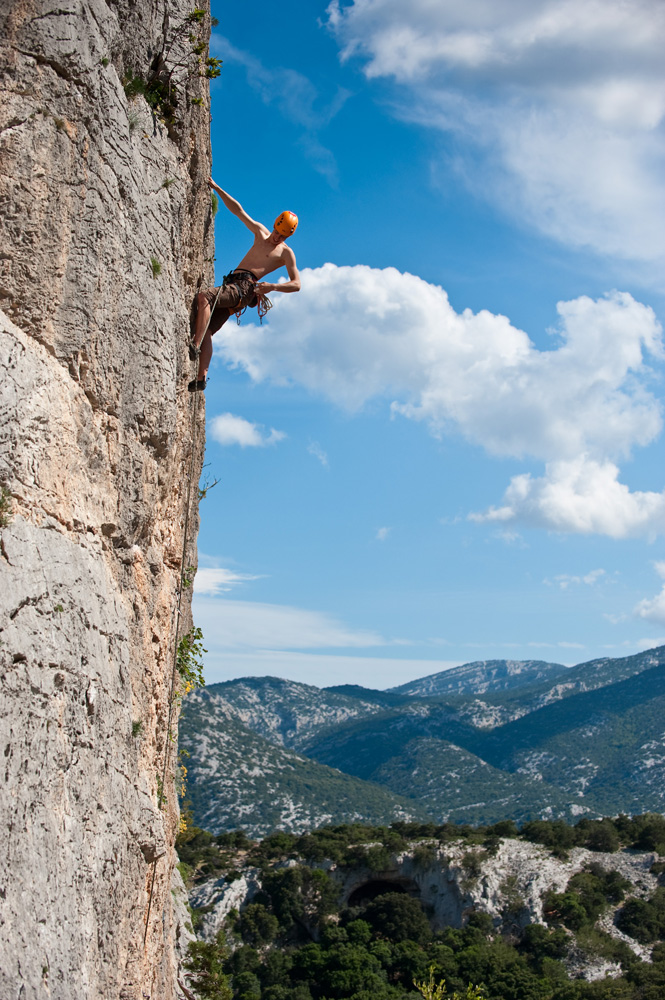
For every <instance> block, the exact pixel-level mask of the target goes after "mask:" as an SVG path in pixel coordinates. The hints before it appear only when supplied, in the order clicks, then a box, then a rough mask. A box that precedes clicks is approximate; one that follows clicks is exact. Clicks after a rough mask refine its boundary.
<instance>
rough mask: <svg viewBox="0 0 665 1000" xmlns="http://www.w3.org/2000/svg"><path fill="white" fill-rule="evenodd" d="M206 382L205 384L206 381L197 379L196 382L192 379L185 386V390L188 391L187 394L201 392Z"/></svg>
mask: <svg viewBox="0 0 665 1000" xmlns="http://www.w3.org/2000/svg"><path fill="white" fill-rule="evenodd" d="M206 382H207V379H204V378H201V379H198V380H197V379H192V381H191V382H190V383H189V385H188V386H187V389H188V390H189V392H201V390H202V389H205V387H206Z"/></svg>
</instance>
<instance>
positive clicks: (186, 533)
mask: <svg viewBox="0 0 665 1000" xmlns="http://www.w3.org/2000/svg"><path fill="white" fill-rule="evenodd" d="M222 287H223V286H222V285H220V287H219V289H218V290H217V295H216V296H215V302H214V305H213V307H212V309H211V310H210V316H209V317H208V322H207V323H206V328H205V330H204V331H203V336H204V337H205V335H206V333H207V332H208V327H209V326H210V320H211V319H212V314H213V312H214V311H215V306H216V305H217V299H218V298H219V294H220V292H221V290H222ZM202 339H203V338H202ZM197 374H198V372H197ZM193 395H194V405H193V406H192V421H191V428H190V435H189V439H190V442H191V444H190V449H191V451H190V457H189V476H188V477H187V499H186V501H185V503H186V506H185V524H184V527H183V533H182V555H181V557H180V582H179V584H178V600H177V602H176V607H175V612H174V626H173V632H172V634H173V667H172V670H171V688H170V692H169V714H168V721H167V723H166V746H165V747H164V768H163V770H162V780H161V785H160V787H159V795H158V798H157V808H158V809H159V810H161V808H162V804H163V802H164V798H165V789H166V778H167V774H168V765H169V760H170V757H171V745H172V743H173V742H174V740H173V737H172V734H171V722H172V721H173V706H174V703H175V689H176V683H177V674H178V633H179V631H180V617H181V608H182V592H183V589H184V580H185V556H186V555H187V543H188V536H189V514H190V508H191V499H192V477H193V475H194V457H195V455H196V448H195V447H194V445H195V444H196V426H197V424H196V417H197V415H198V408H199V393H198V392H196V393H194V394H193ZM158 861H159V858H155V860H154V861H153V863H152V864H153V869H152V879H151V881H150V893H149V895H148V910H147V912H146V917H145V930H144V932H143V947H144V948H145V945H146V941H147V940H148V929H149V927H150V911H151V909H152V897H153V892H154V889H155V879H156V877H157V862H158Z"/></svg>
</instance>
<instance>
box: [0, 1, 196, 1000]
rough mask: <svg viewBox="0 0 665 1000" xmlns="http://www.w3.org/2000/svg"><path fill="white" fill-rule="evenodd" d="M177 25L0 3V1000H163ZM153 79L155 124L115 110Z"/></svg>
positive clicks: (180, 353) (124, 10)
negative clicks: (169, 88) (166, 85)
mask: <svg viewBox="0 0 665 1000" xmlns="http://www.w3.org/2000/svg"><path fill="white" fill-rule="evenodd" d="M192 6H193V5H191V4H189V3H187V2H183V0H152V2H151V3H150V4H136V3H134V2H133V0H107V2H104V0H66V2H65V3H62V4H59V5H53V4H50V3H48V2H46V0H16V2H12V0H9V2H8V0H3V3H2V4H1V5H0V38H1V39H2V42H1V43H0V73H1V75H2V89H3V98H2V102H0V307H1V309H2V312H1V313H0V324H1V326H0V482H1V483H2V487H3V498H4V501H5V502H4V505H3V508H2V512H3V513H2V523H3V527H2V531H1V541H0V658H1V661H0V662H1V675H0V699H1V701H0V752H1V754H2V756H1V760H2V778H1V781H2V823H1V825H0V925H1V930H0V996H2V997H3V998H4V997H7V998H9V997H18V996H20V997H22V998H25V1000H31V998H33V997H42V996H44V997H45V996H49V997H51V998H54V1000H55V998H61V1000H78V998H81V1000H82V998H86V1000H91V998H97V997H99V998H101V997H104V998H111V997H122V998H126V1000H134V998H136V1000H138V998H141V1000H143V998H146V997H153V998H159V1000H169V998H171V997H173V996H175V981H176V971H177V961H178V957H177V954H176V945H177V942H178V941H179V942H180V945H182V940H183V934H185V935H186V932H185V931H184V930H183V929H182V928H180V929H179V930H178V928H177V927H176V924H177V922H178V920H179V919H180V918H179V917H178V913H179V912H181V911H179V910H178V906H177V905H176V903H174V896H173V894H172V892H171V887H172V877H173V869H174V862H175V855H174V851H173V843H174V838H175V833H176V830H177V825H178V806H177V797H176V794H175V787H174V780H173V779H174V775H175V771H176V769H177V760H176V757H175V749H174V748H175V744H174V742H173V740H172V739H169V734H168V732H167V719H168V705H169V692H170V683H171V672H172V668H173V652H174V647H175V635H174V626H175V605H176V599H177V591H178V587H179V579H180V569H181V557H182V554H183V551H184V552H185V564H186V565H189V564H194V563H195V553H196V546H195V535H196V527H197V513H196V501H197V489H196V486H197V483H198V476H199V473H200V469H201V461H202V450H203V444H204V441H203V438H204V406H203V402H202V401H199V403H198V409H197V410H196V411H194V410H193V406H194V398H193V397H192V396H191V395H190V394H189V393H187V391H186V382H187V380H188V378H191V377H192V374H191V372H190V367H191V366H190V364H189V362H188V361H187V357H186V341H187V337H188V331H189V322H190V306H191V303H192V300H193V297H194V294H195V292H196V290H197V286H198V285H199V284H200V283H201V282H205V283H207V282H209V280H210V278H211V276H212V271H211V263H210V261H211V259H212V256H213V249H212V247H213V243H212V231H211V227H212V218H211V205H210V197H209V192H208V189H207V187H206V184H205V182H206V179H207V176H208V174H209V170H210V149H209V102H208V93H207V85H206V81H205V80H204V79H202V78H201V77H200V76H199V74H198V71H197V69H196V66H195V65H194V64H193V63H192V62H191V59H190V57H191V58H194V56H193V54H192V53H191V52H190V51H189V50H188V49H187V36H186V34H185V35H182V37H181V40H180V41H179V42H178V43H177V44H176V46H175V47H174V48H173V49H172V51H171V52H170V53H169V52H168V51H166V50H167V49H168V42H169V41H170V40H171V39H172V38H173V37H174V33H176V32H177V31H178V28H179V26H180V25H182V24H183V23H184V19H185V18H186V16H187V14H188V12H189V11H190V10H191V9H192ZM209 26H210V22H209V18H208V17H207V15H206V17H205V18H204V21H203V23H202V24H201V25H197V28H196V30H197V31H198V30H199V29H200V30H201V31H202V32H203V33H204V34H206V35H207V32H208V31H209ZM160 55H161V57H162V58H161V60H160ZM164 57H165V60H166V61H164ZM169 60H170V61H171V62H170V64H169ZM176 60H180V61H182V60H184V64H185V69H181V70H179V71H178V72H179V74H180V78H181V86H180V89H179V96H178V103H177V106H176V107H175V108H174V109H173V108H172V109H171V111H170V112H169V113H167V112H166V111H165V110H164V106H163V104H162V106H161V107H158V113H157V114H155V113H154V111H153V108H151V104H150V103H149V100H146V98H145V96H142V95H141V94H140V93H138V94H137V93H136V92H135V93H134V96H133V97H131V96H128V93H127V87H126V86H123V80H124V82H125V84H126V83H127V80H128V77H129V76H130V75H131V76H133V77H134V78H140V79H142V80H149V78H150V74H151V72H152V71H153V70H155V69H157V70H159V72H160V74H161V80H162V82H163V81H164V80H166V79H167V76H168V71H169V68H172V66H173V65H174V64H175V61H176ZM190 70H191V72H190ZM186 76H187V77H188V79H185V77H186ZM174 79H177V75H176V76H174V77H172V79H171V82H172V83H173V80H174ZM136 89H137V88H135V91H136ZM138 89H139V90H140V89H141V88H140V87H139V88H138ZM130 93H131V91H130ZM165 93H166V91H165V90H162V95H164V94H165ZM152 96H153V95H151V93H148V98H149V99H151V98H152ZM171 96H173V95H172V94H171ZM154 103H155V102H154V100H153V101H152V104H153V105H154ZM190 482H193V490H192V494H193V495H192V503H191V516H190V520H189V531H188V533H187V534H188V538H187V541H186V544H184V542H185V538H184V532H185V516H186V510H185V508H186V499H187V494H188V485H189V483H190ZM183 544H184V550H183ZM188 627H189V601H188V594H187V593H185V599H184V605H183V618H182V622H181V630H183V629H184V630H185V631H186V630H187V628H188ZM176 717H177V712H176V713H175V716H174V721H175V720H176ZM172 728H173V727H172ZM172 735H173V733H172ZM166 754H169V759H168V766H167V771H166V773H167V780H166V782H165V784H164V788H163V792H164V794H163V800H164V801H163V803H162V807H161V808H159V800H160V798H161V797H162V796H161V794H160V793H161V788H160V785H161V775H162V772H163V769H164V766H165V755H166ZM153 879H154V886H153ZM151 886H153V891H152V900H151V903H150V907H149V897H150V891H151ZM148 908H149V910H150V916H149V920H148Z"/></svg>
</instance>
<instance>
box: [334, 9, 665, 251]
mask: <svg viewBox="0 0 665 1000" xmlns="http://www.w3.org/2000/svg"><path fill="white" fill-rule="evenodd" d="M328 16H329V21H328V23H329V26H330V28H331V30H332V31H333V33H334V34H335V37H336V38H337V39H338V42H339V44H340V47H341V55H342V58H343V59H348V58H350V57H352V56H355V57H357V58H360V59H361V60H362V61H363V63H364V71H365V74H366V76H367V77H368V78H379V77H381V78H387V79H389V80H392V81H393V82H394V84H395V87H396V96H395V111H396V113H397V114H398V115H400V116H401V117H403V118H406V119H410V120H412V121H417V122H419V123H420V124H422V125H424V126H426V127H429V128H434V129H438V130H440V131H442V132H446V133H449V134H454V135H455V138H456V148H457V149H458V150H459V151H460V157H461V159H462V171H463V174H464V176H465V177H466V178H467V180H468V181H469V182H470V183H471V184H472V185H473V186H474V188H475V190H476V192H477V193H479V194H483V195H484V196H486V197H489V198H490V199H492V200H493V201H494V202H495V203H496V204H501V205H503V206H504V208H506V209H508V210H512V211H513V212H514V213H515V214H516V215H519V217H520V218H521V219H525V218H527V219H529V220H530V221H531V222H532V223H533V224H534V225H535V226H537V227H538V228H539V229H540V230H542V231H544V232H546V233H547V234H548V235H550V236H553V237H555V238H557V239H560V240H562V241H564V242H566V243H569V244H573V245H578V246H589V247H592V248H593V249H595V250H596V251H599V252H601V253H603V254H611V255H614V256H616V257H618V258H634V259H636V260H641V261H655V260H658V259H662V258H663V256H664V255H665V227H663V226H662V224H661V223H662V219H663V217H664V216H665V172H664V171H663V166H664V165H665V134H664V131H663V118H664V116H665V61H664V60H663V58H662V52H663V50H664V49H665V5H663V3H662V2H661V0H631V2H630V3H626V2H625V0H493V2H491V3H488V2H487V0H446V2H445V3H432V2H431V0H412V2H410V3H409V4H404V3H402V2H401V0H355V2H353V3H351V4H348V5H345V6H343V7H342V6H340V4H339V3H338V2H337V0H335V2H333V3H331V4H330V6H329V8H328Z"/></svg>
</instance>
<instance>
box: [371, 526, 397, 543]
mask: <svg viewBox="0 0 665 1000" xmlns="http://www.w3.org/2000/svg"><path fill="white" fill-rule="evenodd" d="M392 530H393V529H392V528H387V527H384V528H378V529H377V532H376V536H375V537H376V540H377V542H385V540H386V538H387V537H388V535H389V534H390V532H391V531H392Z"/></svg>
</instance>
